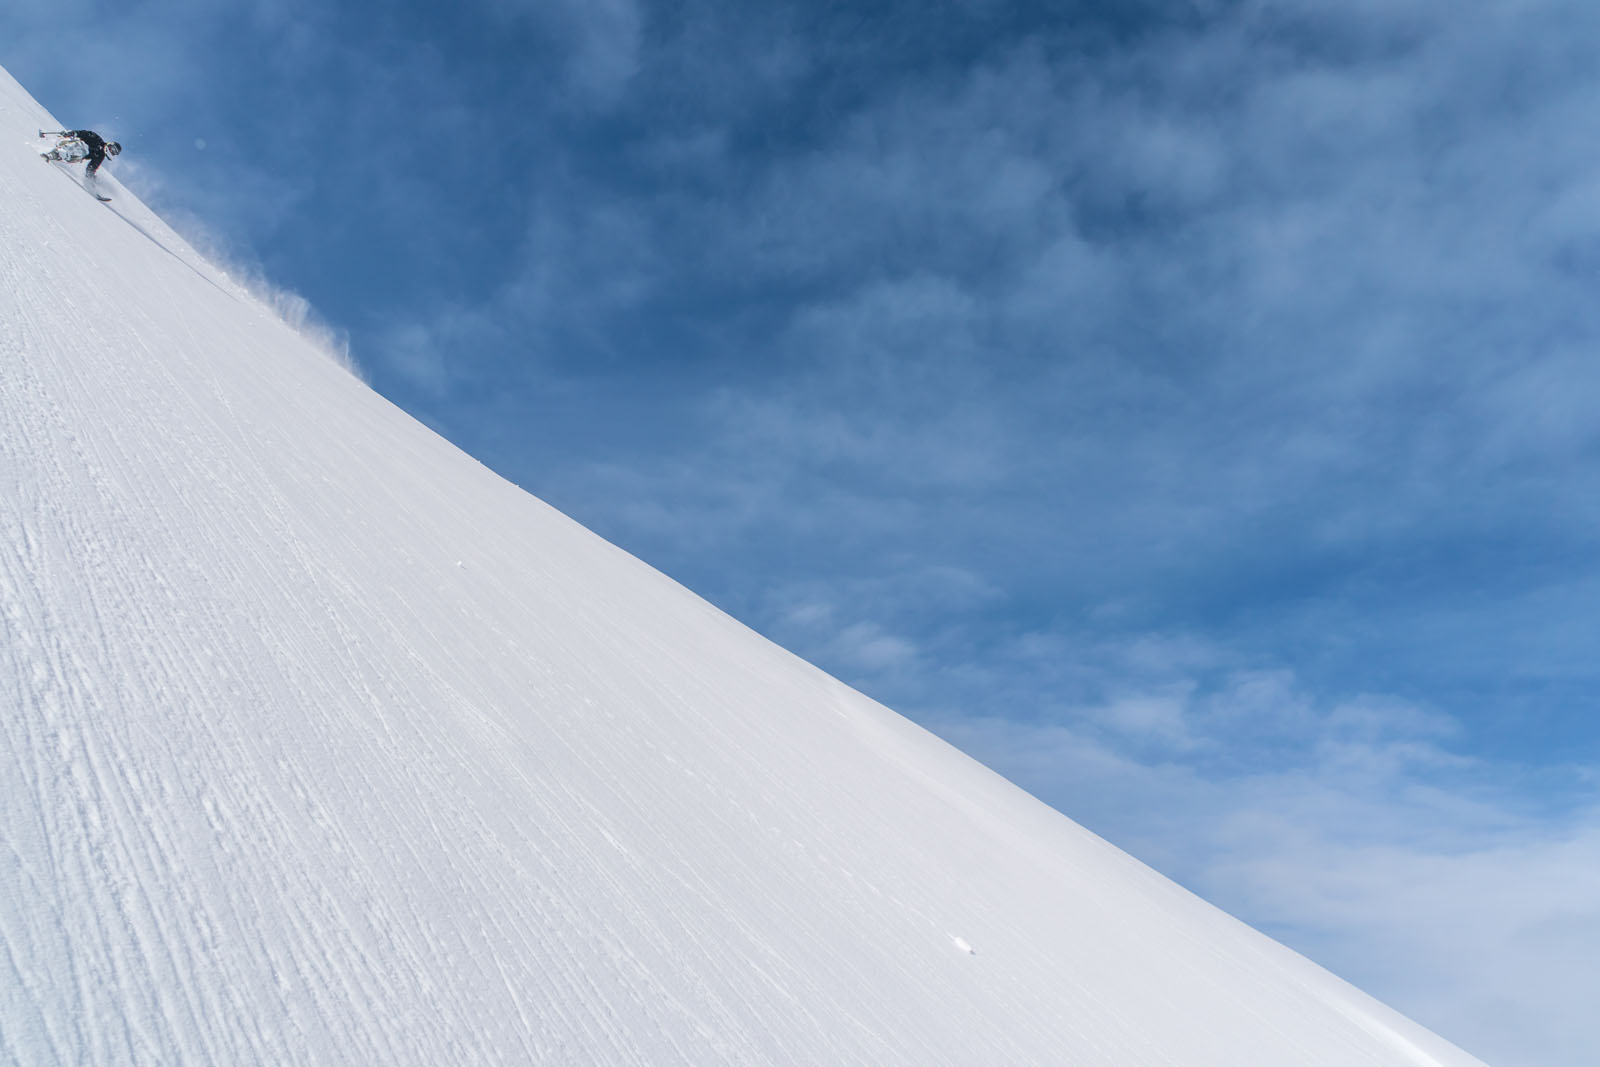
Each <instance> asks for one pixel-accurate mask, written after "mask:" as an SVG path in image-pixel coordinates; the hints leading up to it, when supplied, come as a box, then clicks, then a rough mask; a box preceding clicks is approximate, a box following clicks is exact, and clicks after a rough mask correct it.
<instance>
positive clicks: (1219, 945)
mask: <svg viewBox="0 0 1600 1067" xmlns="http://www.w3.org/2000/svg"><path fill="white" fill-rule="evenodd" d="M58 125H59V124H58V123H57V122H56V120H55V119H53V118H51V117H50V116H49V115H48V114H46V113H45V111H44V110H43V109H42V108H40V107H39V106H38V105H37V104H36V103H35V102H34V101H33V100H32V99H31V98H30V97H29V96H28V95H27V94H26V93H25V92H24V91H23V90H22V89H21V88H20V87H19V86H18V85H17V84H16V83H15V82H14V81H12V80H11V79H10V77H9V76H8V75H4V74H3V73H0V731H3V733H0V1062H3V1063H7V1064H27V1065H30V1067H32V1065H40V1064H69V1063H70V1064H227V1065H234V1067H237V1065H245V1064H272V1065H286V1064H330V1065H336V1064H374V1065H377V1064H382V1065H386V1067H392V1065H397V1064H418V1065H439V1064H475V1065H476V1064H558V1065H563V1067H570V1065H586V1064H593V1065H606V1067H616V1065H650V1067H663V1065H672V1064H685V1065H690V1064H692V1065H711V1064H737V1065H741V1067H749V1065H759V1064H806V1065H824V1064H825V1065H830V1067H839V1065H847V1064H861V1065H871V1067H884V1065H892V1064H907V1065H912V1064H914V1065H918V1067H929V1065H938V1064H961V1065H1004V1067H1020V1065H1024V1064H1049V1065H1053V1067H1059V1065H1093V1067H1106V1065H1116V1067H1142V1065H1157V1064H1159V1065H1163V1067H1172V1065H1182V1067H1198V1065H1216V1067H1240V1065H1272V1067H1287V1065H1307V1067H1310V1065H1321V1067H1352V1065H1363V1067H1388V1065H1402V1064H1406V1065H1417V1064H1428V1065H1435V1067H1459V1065H1466V1064H1475V1063H1477V1061H1476V1060H1474V1059H1473V1058H1471V1057H1470V1056H1467V1055H1465V1054H1464V1053H1462V1052H1460V1051H1458V1050H1457V1049H1455V1048H1454V1047H1452V1046H1451V1045H1449V1044H1448V1043H1446V1042H1444V1041H1442V1040H1440V1039H1439V1038H1437V1037H1435V1036H1434V1035H1432V1034H1430V1033H1429V1032H1427V1031H1426V1030H1424V1029H1422V1028H1420V1027H1418V1026H1416V1025H1415V1024H1413V1023H1411V1022H1409V1021H1408V1020H1406V1019H1404V1018H1402V1017H1400V1016H1399V1015H1397V1014H1395V1013H1394V1012H1392V1011H1390V1010H1389V1009H1387V1008H1385V1007H1384V1006H1382V1005H1381V1004H1378V1003H1377V1002H1375V1001H1373V1000H1372V999H1370V998H1369V997H1367V996H1365V995H1364V994H1362V993H1360V992H1358V991H1357V990H1355V989H1353V988H1351V987H1350V986H1349V985H1347V984H1345V983H1343V982H1341V981H1340V980H1338V979H1336V978H1334V977H1333V976H1331V975H1329V974H1328V973H1326V972H1325V971H1322V970H1320V969H1319V968H1317V967H1316V966H1314V965H1312V964H1311V963H1309V962H1307V961H1306V960H1304V959H1302V958H1301V957H1299V956H1297V955H1295V954H1294V953H1292V952H1289V951H1288V950H1286V949H1284V948H1283V947H1281V946H1279V945H1277V944H1275V943H1274V942H1272V941H1270V940H1269V939H1267V938H1265V937H1263V936H1261V935H1259V934H1257V933H1256V932H1254V931H1252V930H1250V929H1249V928H1247V927H1245V926H1243V925H1241V924H1240V923H1238V922H1237V921H1235V920H1233V919H1231V918H1229V917H1228V916H1226V915H1224V914H1222V913H1221V912H1219V911H1217V910H1216V909H1214V908H1212V907H1210V906H1209V905H1207V904H1205V903H1203V902H1201V901H1200V900H1198V899H1197V898H1195V897H1194V896H1192V895H1190V894H1189V893H1187V892H1185V891H1184V890H1182V889H1180V888H1179V887H1177V886H1175V885H1173V884H1172V883H1171V882H1169V881H1167V880H1165V879H1163V878H1161V877H1160V876H1158V875H1157V874H1155V873H1154V872H1152V871H1151V870H1149V869H1148V868H1146V867H1144V866H1142V865H1141V864H1139V863H1137V862H1136V861H1134V860H1132V859H1131V858H1129V857H1128V856H1127V855H1125V854H1123V853H1122V852H1120V851H1118V850H1117V849H1115V848H1113V847H1111V846H1110V845H1108V844H1106V843H1105V842H1103V841H1101V840H1099V839H1098V838H1096V837H1094V836H1093V835H1091V834H1089V833H1088V832H1086V831H1085V830H1083V829H1081V828H1080V827H1078V826H1077V825H1075V824H1074V823H1072V822H1071V821H1069V820H1068V819H1066V818H1064V817H1062V816H1061V815H1059V814H1058V813H1056V812H1054V811H1051V810H1050V809H1048V808H1046V807H1045V806H1044V805H1042V804H1040V803H1039V802H1037V801H1036V800H1034V799H1033V798H1031V797H1029V796H1028V795H1026V794H1025V793H1023V792H1022V791H1020V790H1018V789H1017V788H1015V787H1013V786H1012V785H1010V784H1008V783H1007V782H1005V781H1004V780H1003V779H1001V778H999V777H998V776H996V775H995V774H993V773H992V772H990V771H988V770H986V769H984V768H983V767H981V766H979V765H978V764H976V763H974V762H973V761H972V760H970V759H968V758H967V757H965V756H963V755H961V754H960V753H958V752H956V751H955V750H953V749H951V748H950V747H949V746H947V745H945V744H944V743H943V742H941V741H939V740H937V739H935V738H933V737H932V736H931V735H929V734H927V733H926V732H924V731H923V730H921V729H920V728H918V727H916V726H914V725H913V724H911V723H909V722H907V721H906V720H904V719H902V718H901V717H899V716H897V715H895V714H893V713H892V712H890V711H888V710H886V709H884V708H882V707H880V706H878V705H876V704H874V703H873V702H872V701H870V700H868V699H866V698H864V697H862V696H861V695H859V694H857V693H855V692H853V691H851V690H850V689H848V688H847V687H845V686H844V685H842V684H840V683H839V682H836V681H834V680H833V679H831V678H829V677H827V676H826V675H824V674H822V673H821V672H820V671H818V670H816V669H815V668H813V667H811V666H809V665H807V664H805V663H803V662H801V661H800V660H798V659H796V658H795V657H793V656H791V655H790V654H788V653H786V652H784V651H783V650H782V649H780V648H777V647H776V646H774V645H772V644H771V643H769V642H768V641H766V640H764V639H763V638H761V637H759V636H758V635H756V634H754V633H752V632H751V631H749V630H748V629H746V628H745V627H743V626H741V625H740V624H738V623H737V622H735V621H733V620H732V619H730V618H728V617H727V616H725V615H723V614H721V613H720V612H718V611H716V610H715V609H714V608H712V607H711V606H709V605H708V604H706V603H705V602H704V601H702V600H700V599H698V598H697V597H695V596H694V595H693V594H691V593H689V592H688V591H686V590H685V589H683V588H681V587H680V586H678V585H676V584H674V583H673V582H672V581H670V580H668V579H667V578H665V577H663V576H662V575H660V574H659V573H657V572H655V571H653V570H651V569H650V568H649V567H647V566H645V565H643V564H642V563H640V562H639V561H637V560H635V559H633V558H631V557H630V556H628V555H627V554H625V553H623V552H621V551H619V550H618V549H616V548H615V547H613V546H611V545H609V544H607V543H605V542H604V541H602V540H601V539H599V538H597V537H595V536H594V535H593V534H590V533H589V532H587V531H585V530H584V529H582V528H581V527H579V526H577V525H576V524H574V523H573V522H571V521H570V520H568V519H566V518H564V517H563V516H561V515H559V514H557V513H556V512H554V511H552V510H551V509H550V508H549V507H547V506H545V505H544V504H542V503H540V502H539V501H538V500H535V499H533V498H532V497H530V496H528V495H527V494H526V493H524V492H522V491H520V490H518V489H517V488H515V487H513V486H512V485H510V484H508V483H507V482H505V481H503V480H502V479H500V478H498V477H497V476H495V475H494V474H492V473H491V472H489V471H488V470H486V469H485V468H484V467H482V466H481V465H479V464H478V463H476V462H474V461H473V460H472V459H470V458H469V457H467V456H466V455H464V454H462V453H461V452H460V451H458V450H457V449H455V448H454V447H452V446H451V445H450V444H448V443H447V442H445V441H443V440H441V439H440V438H438V437H437V436H435V435H434V434H433V433H431V432H429V431H428V430H427V429H425V428H423V427H422V426H421V425H419V424H418V423H417V422H415V421H414V420H412V419H411V418H409V417H408V416H406V415H405V414H404V413H402V412H400V411H399V410H397V409H396V408H395V407H393V406H392V405H390V404H389V403H388V402H386V401H384V400H383V399H382V398H380V397H378V396H377V395H376V394H374V393H373V392H372V391H371V390H369V389H368V388H366V387H365V386H364V385H362V384H361V383H360V382H359V381H357V380H356V379H354V378H353V377H351V376H350V375H348V374H347V373H346V372H345V371H343V370H341V369H340V368H339V367H338V366H336V365H335V364H334V363H333V362H332V361H330V360H329V359H327V358H325V356H324V355H322V354H321V353H319V352H318V351H317V350H316V349H315V348H314V347H313V346H311V345H309V344H308V343H306V342H305V341H304V340H302V339H301V338H299V337H298V336H296V335H295V334H294V333H293V332H292V331H290V330H289V329H287V328H286V327H284V326H283V325H282V324H280V323H279V322H278V321H277V320H275V318H274V317H273V316H272V315H271V314H270V313H269V312H268V311H266V310H265V309H263V308H262V307H261V306H259V305H258V304H257V303H255V302H254V301H253V300H252V299H251V298H249V297H248V296H247V295H246V294H245V293H243V292H242V291H240V290H239V289H238V288H237V287H236V286H235V285H234V284H233V283H232V282H230V280H229V279H228V278H227V277H226V276H224V275H223V274H221V273H220V272H219V271H217V270H216V269H215V268H214V267H212V266H211V265H209V264H208V263H206V262H205V261H204V260H203V259H202V258H201V257H200V256H198V255H197V254H196V253H195V252H194V251H193V250H192V249H191V248H189V247H188V246H187V245H186V244H185V243H184V242H183V241H182V240H180V239H179V238H178V237H177V236H176V235H175V234H174V233H173V232H172V231H171V230H170V229H169V228H168V227H166V226H165V225H164V224H162V222H161V221H160V220H159V219H157V218H156V217H155V216H154V215H152V214H151V213H150V212H149V211H148V210H147V209H145V208H144V207H143V206H142V205H141V204H140V203H139V202H138V201H137V199H135V198H134V197H133V196H131V195H130V194H128V193H127V192H126V191H125V190H123V189H121V187H120V186H118V185H117V184H116V183H115V182H114V181H108V182H107V183H106V188H107V190H108V191H109V192H110V193H111V194H112V195H113V196H114V197H115V199H114V200H113V201H112V202H111V203H110V204H109V205H106V204H101V203H98V202H96V201H95V200H94V199H93V198H91V197H89V196H88V195H86V194H85V193H84V191H83V190H82V189H81V188H79V187H78V186H77V185H76V184H75V183H74V181H73V180H72V177H71V174H72V173H73V172H69V171H66V170H65V169H64V168H61V167H57V166H53V165H47V164H44V163H41V162H40V161H39V159H38V157H37V155H36V154H35V145H36V144H37V143H38V142H37V141H36V140H35V138H34V134H35V131H36V130H37V129H39V128H45V129H54V128H57V127H58ZM30 142H31V143H30ZM129 151H130V153H132V152H136V151H137V147H136V146H130V149H129ZM77 171H78V172H79V173H81V168H77Z"/></svg>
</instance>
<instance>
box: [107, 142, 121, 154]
mask: <svg viewBox="0 0 1600 1067" xmlns="http://www.w3.org/2000/svg"><path fill="white" fill-rule="evenodd" d="M121 151H122V146H121V145H119V144H118V143H117V142H115V141H107V142H106V155H108V156H114V155H116V154H117V153H118V152H121Z"/></svg>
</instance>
